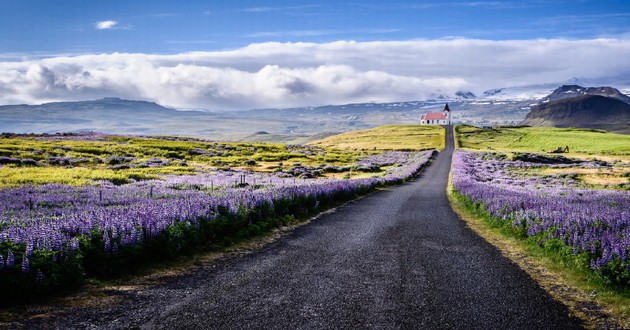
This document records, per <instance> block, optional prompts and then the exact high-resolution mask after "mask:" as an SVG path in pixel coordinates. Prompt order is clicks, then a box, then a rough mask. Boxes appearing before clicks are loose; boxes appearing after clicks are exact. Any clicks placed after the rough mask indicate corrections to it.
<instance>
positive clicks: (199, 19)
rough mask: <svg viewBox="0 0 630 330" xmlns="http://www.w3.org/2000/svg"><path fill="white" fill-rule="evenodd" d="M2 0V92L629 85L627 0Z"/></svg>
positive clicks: (241, 99) (20, 97) (417, 90)
mask: <svg viewBox="0 0 630 330" xmlns="http://www.w3.org/2000/svg"><path fill="white" fill-rule="evenodd" d="M0 11H1V13H2V19H1V20H0V104H17V103H29V104H39V103H45V102H53V101H76V100H89V99H96V98H101V97H122V98H128V99H140V100H148V101H154V102H158V103H160V104H163V105H167V106H171V107H175V108H201V109H209V110H243V109H253V108H269V107H294V106H314V105H325V104H344V103H354V102H396V101H409V100H422V99H427V98H432V97H436V96H439V95H454V94H455V93H456V92H458V91H472V92H474V93H476V94H478V95H479V94H482V93H483V91H485V90H487V89H494V88H502V87H510V86H524V85H532V84H546V83H551V84H561V83H563V82H566V81H568V80H569V79H571V78H573V77H578V78H582V79H592V80H591V81H605V82H606V83H607V84H612V85H614V86H615V87H626V88H627V90H630V61H628V58H630V1H628V0H592V1H591V0H572V1H554V0H534V1H465V0H462V1H439V0H435V1H404V0H398V1H396V0H394V1H382V0H379V1H371V0H355V1H352V2H338V1H331V0H320V1H317V0H315V1H309V2H306V1H281V0H271V1H236V0H231V1H201V0H178V1H158V0H108V1H96V0H0ZM617 82H624V83H625V84H626V85H623V86H620V85H618V84H616V83H617Z"/></svg>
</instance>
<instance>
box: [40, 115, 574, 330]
mask: <svg viewBox="0 0 630 330" xmlns="http://www.w3.org/2000/svg"><path fill="white" fill-rule="evenodd" d="M452 144H453V136H452V129H451V128H450V127H448V129H447V143H446V145H447V147H446V148H445V150H443V151H442V152H440V153H439V155H438V156H437V157H436V158H435V159H434V161H433V162H432V164H431V165H430V166H429V167H428V168H426V169H425V171H424V172H423V173H422V174H421V175H420V176H419V177H418V178H416V179H415V180H413V181H411V182H408V183H406V184H403V185H400V186H396V187H393V188H390V189H387V190H382V191H378V192H376V193H373V194H371V195H369V196H367V197H365V198H362V199H359V200H357V201H354V202H351V203H348V204H346V205H344V206H342V207H340V208H338V209H337V210H336V211H335V212H331V213H329V214H325V215H323V216H321V217H319V218H318V219H317V220H315V221H313V222H311V223H309V224H307V225H304V226H301V227H299V228H297V229H296V230H295V231H293V232H292V233H291V234H289V235H287V236H286V237H283V238H280V239H278V240H277V241H275V242H273V243H271V244H269V245H268V246H266V247H264V248H263V249H261V250H260V251H257V252H254V253H251V254H248V255H245V256H242V257H235V258H228V259H226V260H222V261H220V262H218V263H216V262H215V263H213V264H209V265H207V266H205V267H203V268H201V269H199V270H198V271H195V272H194V273H193V274H190V275H186V276H180V277H177V278H174V279H171V280H169V281H167V282H166V283H163V284H160V285H156V286H154V287H150V288H147V289H145V290H142V291H138V292H130V293H128V297H126V298H125V299H123V301H122V302H121V303H120V304H117V305H116V306H108V307H101V308H89V309H84V310H80V311H77V312H76V314H73V315H72V316H69V317H68V318H67V319H65V320H63V319H59V320H55V321H54V322H53V323H52V324H48V325H49V326H53V327H57V328H67V327H70V328H112V329H113V328H145V329H153V328H158V329H182V328H185V329H374V328H376V329H424V328H429V329H438V328H439V329H442V328H453V329H559V328H562V329H571V328H581V324H580V322H579V321H578V320H577V319H574V318H572V317H570V316H569V312H568V310H567V308H566V307H565V306H564V305H562V304H560V303H558V302H556V301H554V300H553V299H552V298H551V297H550V296H549V295H548V294H547V293H546V292H545V291H544V290H542V289H541V288H540V287H539V286H538V285H537V284H536V283H535V282H534V281H533V280H532V279H531V278H530V277H529V276H528V275H527V274H526V273H525V272H523V271H522V270H521V269H519V268H518V267H517V266H516V265H515V264H513V263H512V262H510V261H509V260H507V259H506V258H504V257H503V256H502V255H501V254H500V252H499V251H497V250H496V248H494V247H493V246H492V245H490V244H489V243H487V242H485V241H484V240H483V239H482V238H480V237H479V236H477V235H476V234H475V233H474V232H473V231H472V230H471V229H469V228H468V227H466V225H465V224H464V222H463V221H461V220H460V219H459V218H458V216H457V215H456V214H455V213H454V212H453V211H452V210H451V207H450V205H449V202H448V200H447V196H446V184H447V179H448V174H449V171H450V164H451V156H452V153H453V147H452ZM53 324H54V325H53Z"/></svg>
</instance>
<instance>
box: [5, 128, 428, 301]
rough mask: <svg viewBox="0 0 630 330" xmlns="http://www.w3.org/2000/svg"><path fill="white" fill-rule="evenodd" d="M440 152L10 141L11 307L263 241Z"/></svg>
mask: <svg viewBox="0 0 630 330" xmlns="http://www.w3.org/2000/svg"><path fill="white" fill-rule="evenodd" d="M432 155H433V151H410V152H400V151H387V152H378V151H374V150H339V149H331V148H323V147H317V146H291V145H289V146H287V145H275V144H264V143H257V144H247V143H220V142H213V141H203V140H198V139H185V138H175V137H159V138H156V137H130V136H105V135H101V134H92V133H90V134H57V135H49V136H41V135H38V136H24V135H20V136H16V135H10V134H9V135H7V134H5V135H4V136H3V137H2V138H1V139H0V200H1V201H2V204H0V291H2V292H3V298H2V299H7V300H8V299H10V298H11V297H18V296H20V295H24V294H29V293H30V294H32V293H40V292H46V291H49V290H51V289H55V288H60V287H72V286H76V285H77V284H80V283H81V282H82V281H83V280H84V279H85V278H86V277H90V276H109V275H112V274H118V273H120V272H122V271H123V270H125V269H126V268H129V267H132V266H133V265H135V264H137V263H139V262H143V261H146V260H163V259H168V258H173V257H175V256H177V255H181V254H183V253H189V252H193V251H195V250H198V249H208V248H212V247H215V246H223V245H226V244H230V243H231V242H232V241H234V240H238V239H241V238H245V237H249V236H252V235H257V234H260V233H262V232H265V231H268V230H269V229H271V228H273V227H277V226H281V225H283V224H287V223H288V222H290V221H292V220H293V219H295V218H296V217H302V216H306V215H309V214H313V213H317V212H319V211H321V210H324V209H326V208H329V207H332V206H334V205H338V204H339V203H340V202H343V201H347V200H349V199H352V198H355V197H356V196H358V195H361V194H365V193H367V192H369V191H372V190H374V189H375V188H377V187H380V186H386V185H390V184H396V183H400V182H404V181H405V180H407V179H409V178H411V177H413V176H414V175H415V174H417V173H418V172H419V171H420V170H421V169H422V168H423V166H425V165H426V164H427V163H428V162H429V160H430V158H431V156H432ZM4 302H6V301H4Z"/></svg>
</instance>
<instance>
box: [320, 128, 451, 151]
mask: <svg viewBox="0 0 630 330" xmlns="http://www.w3.org/2000/svg"><path fill="white" fill-rule="evenodd" d="M310 144H311V145H316V146H321V147H330V148H339V149H351V150H427V149H442V148H444V128H442V127H440V126H420V125H395V126H381V127H376V128H371V129H366V130H359V131H351V132H346V133H342V134H338V135H333V136H329V137H327V138H325V139H322V140H318V141H314V142H311V143H310Z"/></svg>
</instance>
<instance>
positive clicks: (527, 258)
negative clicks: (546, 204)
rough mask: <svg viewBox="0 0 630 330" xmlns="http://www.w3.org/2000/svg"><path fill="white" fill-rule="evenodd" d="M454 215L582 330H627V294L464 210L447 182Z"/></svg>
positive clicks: (629, 318)
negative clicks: (560, 306)
mask: <svg viewBox="0 0 630 330" xmlns="http://www.w3.org/2000/svg"><path fill="white" fill-rule="evenodd" d="M448 197H449V200H450V202H451V206H452V208H453V210H454V211H455V213H457V214H458V215H459V217H460V218H461V219H462V220H463V221H464V222H465V223H466V225H467V226H468V227H470V228H471V229H472V230H473V231H475V232H476V233H477V234H478V235H479V236H481V237H483V238H484V239H485V240H486V241H487V242H489V243H490V244H492V245H494V246H495V247H496V248H497V249H498V250H499V251H500V252H501V253H502V254H503V255H504V256H505V257H506V258H508V259H510V260H512V261H513V262H514V263H516V264H517V265H518V266H519V267H520V268H521V269H523V270H524V271H525V272H527V273H528V274H529V275H530V276H531V277H532V279H534V280H535V281H536V282H537V283H538V284H539V285H540V286H541V287H542V288H543V289H544V290H545V291H547V292H548V293H549V294H550V295H551V296H552V297H553V298H554V299H556V300H558V301H561V302H562V303H563V304H565V305H566V306H567V307H568V308H569V310H570V311H571V313H572V314H573V315H575V316H577V317H578V318H580V319H581V320H582V321H583V322H584V325H585V327H586V328H589V329H595V328H597V329H599V328H623V329H628V328H630V292H627V291H626V292H620V291H618V290H617V289H614V288H611V287H608V286H606V285H604V284H602V283H601V282H600V281H599V280H597V278H596V277H594V276H593V274H592V272H591V271H590V269H583V268H582V267H576V265H575V264H572V263H570V262H567V261H566V260H563V259H562V258H561V257H560V256H558V255H556V254H553V253H551V252H549V251H548V250H545V249H543V248H541V247H539V246H538V245H537V244H534V243H532V242H529V241H525V240H520V239H517V238H516V237H514V236H513V235H512V232H511V231H509V230H507V229H506V228H505V227H504V226H500V225H498V224H497V223H496V221H493V220H492V219H490V218H489V217H488V216H486V215H482V214H479V213H478V212H476V211H474V210H472V209H470V208H468V207H467V205H466V203H465V201H464V199H463V197H461V195H459V194H457V193H456V192H455V191H454V189H453V186H452V185H451V184H450V182H449V186H448Z"/></svg>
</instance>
